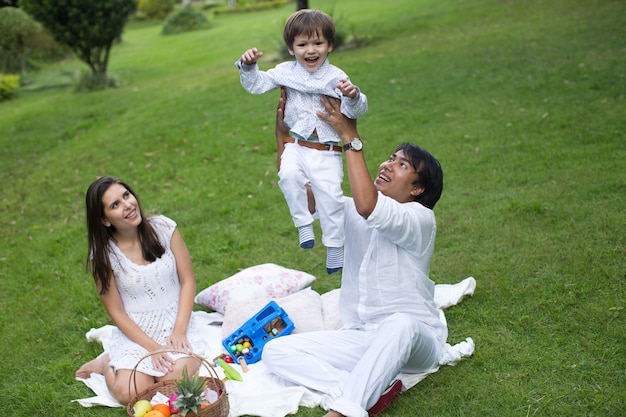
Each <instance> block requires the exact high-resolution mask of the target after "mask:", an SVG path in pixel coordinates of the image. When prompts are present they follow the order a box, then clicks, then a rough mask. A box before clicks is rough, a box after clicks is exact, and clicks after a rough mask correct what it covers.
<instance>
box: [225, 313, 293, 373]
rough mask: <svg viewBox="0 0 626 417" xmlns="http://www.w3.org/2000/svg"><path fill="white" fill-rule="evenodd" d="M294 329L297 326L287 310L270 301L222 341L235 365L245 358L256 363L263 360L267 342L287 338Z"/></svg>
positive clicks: (247, 361) (248, 361)
mask: <svg viewBox="0 0 626 417" xmlns="http://www.w3.org/2000/svg"><path fill="white" fill-rule="evenodd" d="M293 329H295V326H294V324H293V322H292V321H291V320H290V319H289V315H288V314H287V313H286V312H285V310H283V309H282V308H281V307H280V306H279V305H278V304H276V302H274V301H270V302H269V303H267V305H266V306H265V307H263V308H262V309H261V310H260V311H259V312H258V313H257V314H255V315H254V316H253V317H252V318H250V319H249V320H248V321H246V322H245V323H244V324H242V325H241V327H239V328H238V329H237V330H235V331H234V332H233V333H231V334H230V336H228V337H227V338H226V339H224V340H222V345H223V346H224V348H225V349H226V352H228V354H229V355H230V356H231V357H232V358H233V360H234V361H235V363H239V358H244V359H245V361H246V363H255V362H258V361H259V360H261V352H263V346H265V344H266V343H267V342H269V341H270V340H272V339H275V338H277V337H280V336H286V335H288V334H289V333H291V332H292V331H293Z"/></svg>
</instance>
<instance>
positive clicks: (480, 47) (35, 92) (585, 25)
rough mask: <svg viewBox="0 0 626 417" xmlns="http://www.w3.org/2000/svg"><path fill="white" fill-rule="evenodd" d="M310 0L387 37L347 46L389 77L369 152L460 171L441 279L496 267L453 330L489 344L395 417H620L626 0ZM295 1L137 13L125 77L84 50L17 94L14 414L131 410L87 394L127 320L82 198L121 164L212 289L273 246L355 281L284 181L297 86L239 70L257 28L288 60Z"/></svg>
mask: <svg viewBox="0 0 626 417" xmlns="http://www.w3.org/2000/svg"><path fill="white" fill-rule="evenodd" d="M309 3H310V7H313V8H320V9H323V10H326V11H330V12H332V14H333V16H335V17H336V19H337V21H338V24H339V25H342V27H349V28H350V31H351V32H353V33H354V34H356V35H358V36H361V37H367V38H368V39H370V41H371V43H370V44H369V46H367V47H365V48H360V49H347V50H339V51H334V52H333V53H332V54H331V56H330V59H331V62H332V63H333V64H335V65H338V66H339V67H341V68H343V69H344V70H345V71H346V72H347V73H348V74H349V75H350V77H351V79H352V81H353V82H354V83H355V84H357V85H358V86H359V87H361V89H362V90H363V92H365V93H366V94H367V95H368V98H369V104H370V110H369V112H368V113H367V114H366V115H365V116H364V117H363V118H362V120H361V121H360V122H359V128H360V131H361V133H362V136H363V139H364V143H365V155H366V158H367V161H368V163H369V167H370V171H371V172H374V170H375V169H376V167H377V166H378V163H380V162H381V161H382V160H384V159H386V157H387V156H388V153H389V152H391V151H392V149H393V146H394V145H395V144H397V143H399V142H402V141H411V142H416V143H418V144H420V145H422V146H424V147H425V148H426V149H428V150H430V151H431V152H432V153H433V154H435V155H436V156H437V157H438V159H439V160H440V162H441V164H442V166H443V169H444V173H445V187H444V193H443V196H442V199H441V201H440V202H439V203H438V205H437V207H436V209H435V212H436V214H437V219H438V232H439V233H438V237H437V238H438V239H437V249H436V251H435V252H436V253H435V256H434V259H433V262H432V271H431V273H432V274H431V275H432V278H433V280H435V281H436V282H437V283H455V282H458V281H460V280H462V279H463V278H465V277H467V276H470V275H471V276H474V277H475V278H476V280H477V282H478V286H477V289H476V294H475V296H474V297H473V298H471V299H468V300H466V301H464V302H463V303H462V304H460V305H459V306H456V307H453V308H451V309H449V310H448V311H447V313H446V315H447V318H448V324H449V328H450V336H449V342H451V343H457V342H460V341H461V340H463V339H465V338H466V337H468V336H471V337H472V338H473V339H474V341H475V343H476V352H475V354H474V356H473V357H472V358H471V359H467V360H464V361H462V362H461V363H459V364H458V365H457V366H455V367H444V368H442V369H441V370H440V371H439V372H437V373H436V374H434V375H431V376H429V377H428V378H426V379H425V380H424V381H422V382H421V383H420V384H418V385H417V386H416V387H414V388H413V389H411V390H410V391H408V392H407V393H405V394H403V395H402V396H401V397H400V398H399V399H398V400H397V401H396V402H395V403H394V404H393V406H392V407H391V408H390V409H389V410H388V412H387V413H386V414H385V415H388V416H398V417H400V416H407V417H409V416H410V417H412V416H422V415H429V416H598V417H604V416H618V415H622V414H623V412H624V404H626V383H625V382H626V381H625V379H626V349H625V348H624V346H625V344H626V337H625V320H624V318H625V317H626V312H625V311H624V306H625V303H624V296H625V288H624V287H625V286H626V241H625V236H626V197H625V196H626V163H625V162H624V161H626V134H625V132H626V105H625V102H624V95H625V93H626V80H625V77H626V43H625V40H626V25H624V16H626V3H624V2H623V1H622V0H543V1H542V0H533V1H528V0H527V1H522V0H508V1H503V0H396V1H393V2H380V1H375V0H342V1H334V0H317V1H316V0H310V2H309ZM294 10H295V5H294V4H289V5H287V6H285V7H283V8H280V9H273V10H268V11H263V12H255V13H246V14H239V15H218V16H216V17H215V18H214V19H213V22H212V25H211V27H210V28H209V29H207V30H203V31H199V32H194V33H188V34H183V35H177V36H170V37H163V36H161V35H160V29H161V28H160V26H159V25H146V24H142V25H137V24H133V23H131V24H129V25H128V26H127V28H126V31H125V33H124V41H123V43H121V44H119V45H116V46H115V47H114V49H113V51H112V55H111V62H110V68H109V69H110V72H111V73H112V74H115V75H116V76H117V77H119V80H120V82H121V86H120V87H119V88H117V89H112V90H108V91H101V92H95V93H89V94H86V93H75V92H74V91H73V89H72V86H71V82H72V78H71V75H72V74H73V73H75V72H76V71H79V70H81V69H84V68H86V67H85V66H84V65H83V64H81V63H80V62H78V61H75V60H68V61H64V62H61V63H58V64H55V65H51V66H49V67H47V68H45V69H43V70H41V71H40V72H38V73H36V74H31V75H29V76H28V77H27V81H28V85H26V86H25V87H24V88H23V89H22V90H21V92H20V94H19V96H18V97H16V98H15V99H13V100H11V101H6V102H1V103H0V163H1V167H2V169H1V170H0V184H1V185H0V239H1V242H2V244H1V246H0V308H1V310H2V314H1V315H0V323H1V330H2V342H1V343H0V358H1V359H2V362H1V363H2V367H1V369H2V370H3V377H2V379H1V382H0V403H3V404H5V408H4V414H6V415H10V416H39V415H46V416H65V415H69V416H121V415H125V410H124V409H121V408H120V409H107V408H104V407H96V408H91V409H87V408H82V407H80V406H79V405H77V404H75V403H71V402H70V400H72V399H76V398H83V397H86V396H90V395H91V391H90V390H89V389H88V388H86V387H85V386H84V385H83V384H81V383H79V382H76V381H75V380H74V371H75V370H76V369H77V368H78V367H79V366H80V365H81V364H82V363H83V362H85V361H87V360H89V359H91V358H93V357H95V356H96V355H97V354H98V353H99V352H100V351H101V348H100V346H98V345H95V344H89V343H87V341H86V340H85V332H87V331H88V330H89V329H90V328H92V327H100V326H102V325H104V324H107V323H108V320H109V319H108V316H107V314H106V312H105V311H104V308H103V307H102V306H101V303H100V301H99V299H98V297H97V294H96V291H95V288H94V284H93V280H92V278H91V277H90V276H89V275H88V274H86V273H85V258H86V250H87V249H86V231H85V225H84V223H85V221H84V208H83V207H84V193H85V191H86V188H87V186H88V185H89V184H90V183H91V181H92V180H93V179H95V178H96V177H98V176H100V175H105V174H106V175H114V176H119V177H121V178H123V179H125V180H126V181H128V182H129V183H130V184H131V185H133V186H134V188H135V190H136V191H137V192H138V193H139V195H140V196H141V198H142V200H143V204H144V206H145V208H146V209H147V210H148V211H150V212H155V213H156V212H158V213H162V214H165V215H167V216H169V217H172V218H174V219H175V220H176V221H177V222H178V224H179V228H180V230H181V232H182V234H183V236H184V238H185V240H186V243H187V245H188V247H189V249H190V252H191V254H192V257H193V261H194V267H195V272H196V280H197V283H198V288H199V289H202V288H205V287H206V286H208V285H210V284H212V283H214V282H216V281H219V280H221V279H223V278H225V277H227V276H229V275H232V274H233V273H235V272H236V271H237V270H239V269H242V268H245V267H248V266H252V265H255V264H260V263H265V262H274V263H278V264H281V265H284V266H286V267H291V268H297V269H301V270H304V271H308V272H310V273H313V274H314V275H316V276H317V277H318V279H317V281H316V282H315V283H314V288H315V289H316V290H317V291H319V292H325V291H328V290H330V289H333V288H336V287H337V286H338V285H339V280H340V277H339V276H337V275H339V274H337V275H333V276H330V277H329V276H328V275H326V272H325V250H324V248H323V247H322V246H321V245H318V246H319V247H316V248H315V249H314V250H312V251H303V250H300V249H299V248H298V246H297V231H296V229H295V228H294V227H293V225H292V222H291V218H290V216H289V212H288V209H287V206H286V204H285V202H284V199H283V197H282V194H281V192H280V190H279V189H278V187H277V175H276V172H275V171H276V169H275V141H274V138H273V133H272V129H273V123H272V121H273V118H274V109H275V104H276V100H277V97H278V93H268V94H265V95H261V96H252V95H249V94H247V93H246V92H245V91H244V90H243V88H242V87H241V86H240V84H239V77H238V72H237V70H236V68H235V67H234V65H233V63H234V61H235V60H236V59H237V58H238V57H239V56H240V55H241V53H242V52H243V51H244V50H245V49H247V48H249V47H252V46H256V47H257V48H259V49H261V50H263V51H265V52H266V53H267V56H266V57H265V58H270V57H271V56H276V55H277V53H278V50H279V44H280V42H281V33H282V24H283V22H284V20H285V19H286V17H287V16H288V15H289V14H290V13H291V12H293V11H294ZM265 58H264V59H263V60H262V61H261V62H260V65H261V67H262V68H264V69H266V68H269V67H271V66H273V65H274V64H275V63H276V62H272V61H271V60H270V59H265ZM344 185H345V187H344V189H345V190H346V193H348V187H347V184H344ZM317 232H318V237H319V228H317ZM323 414H324V412H323V410H321V409H306V408H301V409H300V411H299V413H298V415H299V416H306V417H310V416H321V415H323Z"/></svg>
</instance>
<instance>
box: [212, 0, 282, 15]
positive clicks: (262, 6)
mask: <svg viewBox="0 0 626 417" xmlns="http://www.w3.org/2000/svg"><path fill="white" fill-rule="evenodd" d="M287 3H289V0H269V1H266V0H262V1H256V2H251V1H249V0H248V1H244V2H241V1H238V2H237V3H236V4H235V7H234V8H231V7H229V6H222V7H216V8H215V9H214V11H215V13H216V14H217V13H242V12H243V13H245V12H256V11H260V10H267V9H274V8H278V7H282V6H283V5H285V4H287Z"/></svg>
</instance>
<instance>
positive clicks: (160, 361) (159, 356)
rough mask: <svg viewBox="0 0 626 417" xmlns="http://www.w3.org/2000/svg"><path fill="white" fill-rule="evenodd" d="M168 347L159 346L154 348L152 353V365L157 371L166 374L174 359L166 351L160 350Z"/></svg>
mask: <svg viewBox="0 0 626 417" xmlns="http://www.w3.org/2000/svg"><path fill="white" fill-rule="evenodd" d="M166 349H168V347H167V346H161V349H158V350H155V351H153V352H151V353H153V355H152V366H153V367H154V369H156V370H157V371H159V372H163V373H164V374H167V373H168V372H171V371H172V369H173V367H174V362H175V361H174V359H172V357H171V356H170V355H169V354H168V353H167V352H162V351H161V350H166Z"/></svg>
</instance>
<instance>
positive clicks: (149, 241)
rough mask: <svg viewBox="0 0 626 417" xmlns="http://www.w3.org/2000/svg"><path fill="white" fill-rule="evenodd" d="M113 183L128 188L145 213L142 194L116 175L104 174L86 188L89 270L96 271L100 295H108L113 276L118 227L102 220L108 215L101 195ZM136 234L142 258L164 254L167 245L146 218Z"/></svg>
mask: <svg viewBox="0 0 626 417" xmlns="http://www.w3.org/2000/svg"><path fill="white" fill-rule="evenodd" d="M113 184H119V185H121V186H122V187H124V188H126V189H127V190H128V192H129V193H131V194H132V195H133V196H134V197H135V198H136V199H137V207H138V209H139V212H140V213H141V215H142V216H143V215H144V214H143V211H142V210H141V203H140V202H139V197H137V194H135V192H134V191H133V190H132V189H131V188H130V186H128V184H126V183H125V182H123V181H122V180H119V179H117V178H114V177H101V178H98V179H97V180H96V181H94V182H93V183H92V184H91V185H90V186H89V188H88V189H87V194H86V195H85V208H86V218H87V241H88V254H87V272H91V273H92V274H93V278H94V280H95V281H96V285H97V286H98V288H99V290H100V294H105V293H106V292H107V291H108V290H109V285H110V282H111V276H112V275H113V271H112V269H111V261H110V260H109V254H110V253H111V245H110V241H111V239H113V235H114V234H115V227H114V226H113V225H111V226H109V227H106V226H105V225H104V223H103V220H104V218H105V216H104V205H103V203H102V196H103V195H104V193H105V192H106V191H107V190H108V189H109V187H110V186H112V185H113ZM137 233H138V234H139V242H140V243H141V251H142V253H143V257H144V258H145V259H146V260H147V261H149V262H154V261H155V260H157V259H158V258H160V257H161V255H163V253H165V248H164V247H163V245H162V244H161V242H159V239H158V236H157V234H156V232H155V231H154V228H153V227H152V225H151V224H150V222H148V221H145V217H143V221H142V222H141V223H140V224H139V226H138V227H137Z"/></svg>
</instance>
